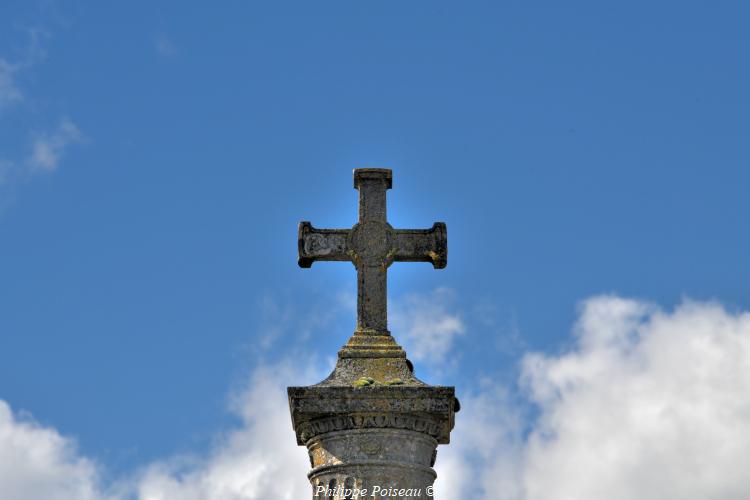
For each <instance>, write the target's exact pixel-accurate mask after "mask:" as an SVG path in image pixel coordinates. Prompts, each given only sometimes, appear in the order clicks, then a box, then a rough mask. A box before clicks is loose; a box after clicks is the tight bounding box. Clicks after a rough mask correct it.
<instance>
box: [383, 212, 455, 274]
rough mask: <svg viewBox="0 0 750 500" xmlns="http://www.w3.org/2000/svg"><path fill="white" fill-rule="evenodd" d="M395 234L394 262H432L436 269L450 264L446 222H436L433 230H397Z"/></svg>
mask: <svg viewBox="0 0 750 500" xmlns="http://www.w3.org/2000/svg"><path fill="white" fill-rule="evenodd" d="M394 232H395V234H396V249H395V253H394V255H393V260H395V261H401V262H431V263H432V266H433V267H434V268H435V269H442V268H444V267H445V266H446V265H447V264H448V229H447V228H446V226H445V223H444V222H436V223H435V224H433V225H432V228H431V229H396V230H395V231H394Z"/></svg>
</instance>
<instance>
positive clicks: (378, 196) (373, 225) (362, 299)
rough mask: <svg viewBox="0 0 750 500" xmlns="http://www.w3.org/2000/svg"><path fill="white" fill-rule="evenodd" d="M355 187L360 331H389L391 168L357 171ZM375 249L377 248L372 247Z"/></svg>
mask: <svg viewBox="0 0 750 500" xmlns="http://www.w3.org/2000/svg"><path fill="white" fill-rule="evenodd" d="M354 187H355V188H356V189H358V190H359V222H358V223H357V224H356V225H355V226H354V228H353V229H352V231H353V233H354V235H355V236H358V238H357V240H358V241H357V247H359V248H360V251H359V252H358V256H359V262H358V263H356V264H357V331H358V332H362V333H385V332H387V331H388V274H387V271H386V269H387V268H388V264H387V263H386V260H385V257H386V256H385V255H383V254H384V251H383V250H386V252H385V253H387V246H388V229H390V225H389V224H388V222H387V219H386V190H388V189H390V187H391V174H390V171H385V170H380V169H378V170H375V169H371V170H367V171H357V172H355V176H354ZM372 250H375V251H372Z"/></svg>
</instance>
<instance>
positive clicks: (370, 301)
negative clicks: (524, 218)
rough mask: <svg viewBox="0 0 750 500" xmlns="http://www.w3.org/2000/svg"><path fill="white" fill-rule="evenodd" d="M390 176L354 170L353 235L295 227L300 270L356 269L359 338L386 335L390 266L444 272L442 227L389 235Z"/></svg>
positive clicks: (378, 170)
mask: <svg viewBox="0 0 750 500" xmlns="http://www.w3.org/2000/svg"><path fill="white" fill-rule="evenodd" d="M391 186H392V174H391V171H390V170H389V169H384V168H358V169H355V170H354V188H355V189H358V190H359V221H358V222H357V223H356V224H355V225H354V227H352V228H351V229H317V228H314V227H313V226H312V224H310V223H309V222H301V223H300V225H299V231H298V239H299V260H298V263H299V266H300V267H311V266H312V263H313V262H315V261H318V260H333V261H350V262H352V263H353V264H354V266H355V267H356V268H357V332H358V333H360V334H368V333H370V334H384V333H387V332H388V323H387V295H386V277H387V269H388V266H390V265H391V263H393V261H404V262H431V263H432V265H433V267H434V268H435V269H442V268H444V267H445V265H446V263H447V258H448V236H447V230H446V227H445V224H444V223H442V222H436V223H435V224H434V225H433V226H432V228H431V229H393V227H391V225H390V224H388V221H387V219H386V190H388V189H390V188H391Z"/></svg>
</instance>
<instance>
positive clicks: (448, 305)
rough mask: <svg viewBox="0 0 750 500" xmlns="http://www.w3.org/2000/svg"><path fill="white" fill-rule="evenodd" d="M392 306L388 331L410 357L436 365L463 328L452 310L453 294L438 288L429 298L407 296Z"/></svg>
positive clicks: (396, 300)
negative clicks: (389, 329)
mask: <svg viewBox="0 0 750 500" xmlns="http://www.w3.org/2000/svg"><path fill="white" fill-rule="evenodd" d="M391 303H392V304H393V306H392V307H391V314H390V320H391V325H392V327H391V330H392V331H393V332H394V335H396V337H397V338H398V340H399V341H403V342H404V345H405V347H406V348H407V352H408V353H409V357H411V358H413V359H414V360H417V361H423V360H428V359H429V360H430V361H431V362H434V363H435V364H437V365H441V364H442V363H443V361H445V359H446V356H447V354H448V352H449V351H450V349H451V347H452V346H453V343H454V341H455V339H456V337H458V336H459V335H463V334H464V333H465V332H466V326H465V325H464V322H463V320H462V318H461V316H460V315H459V314H458V311H457V309H456V306H455V292H453V291H452V290H450V289H448V288H438V289H436V290H434V291H432V292H431V293H429V294H426V295H425V294H408V295H406V296H404V297H397V298H396V299H394V300H392V301H391Z"/></svg>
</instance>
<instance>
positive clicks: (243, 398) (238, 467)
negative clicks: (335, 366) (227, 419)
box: [137, 361, 322, 500]
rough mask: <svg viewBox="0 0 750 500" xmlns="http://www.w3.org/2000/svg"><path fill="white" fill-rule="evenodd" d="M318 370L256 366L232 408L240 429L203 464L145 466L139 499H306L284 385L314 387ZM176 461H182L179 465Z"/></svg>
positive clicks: (302, 452)
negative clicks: (240, 418)
mask: <svg viewBox="0 0 750 500" xmlns="http://www.w3.org/2000/svg"><path fill="white" fill-rule="evenodd" d="M321 378H322V372H321V371H320V370H319V369H316V368H315V367H314V365H313V364H312V363H310V365H309V366H308V367H306V368H305V369H302V370H300V368H299V367H295V366H294V364H292V363H291V362H288V361H285V362H283V363H281V364H278V365H273V366H264V367H260V368H258V369H257V370H256V371H255V373H254V374H253V376H252V378H251V380H250V383H249V384H248V386H247V387H246V389H245V390H244V391H242V392H241V393H240V394H238V395H237V397H236V398H235V402H234V405H233V407H234V410H235V411H236V412H237V414H238V415H240V416H241V417H242V420H243V425H242V427H241V428H240V429H238V430H235V431H233V432H230V433H229V434H227V435H226V436H225V437H224V438H223V439H222V440H221V441H220V443H219V444H218V446H217V447H216V449H215V450H214V452H213V453H212V454H211V455H210V456H209V457H208V458H207V459H204V460H197V461H196V460H190V461H187V463H188V466H187V467H185V462H186V461H185V460H184V459H182V460H178V461H171V462H165V463H160V464H155V465H152V466H151V467H149V469H148V470H147V472H146V473H145V475H144V476H143V478H142V479H141V480H140V481H139V483H138V486H137V493H138V494H137V498H139V499H140V500H254V499H261V498H271V497H273V498H278V499H279V500H296V499H299V498H306V497H309V495H310V491H311V490H310V488H311V487H310V483H309V482H308V481H307V478H306V477H305V474H306V472H307V471H308V470H309V468H310V462H309V459H308V457H307V451H306V449H305V448H303V447H299V446H297V443H296V440H295V437H294V431H293V429H292V424H291V417H290V416H289V405H288V402H287V398H286V387H287V385H290V384H295V385H296V384H300V385H302V384H303V383H314V382H318V381H319V380H320V379H321ZM180 462H182V463H180Z"/></svg>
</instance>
